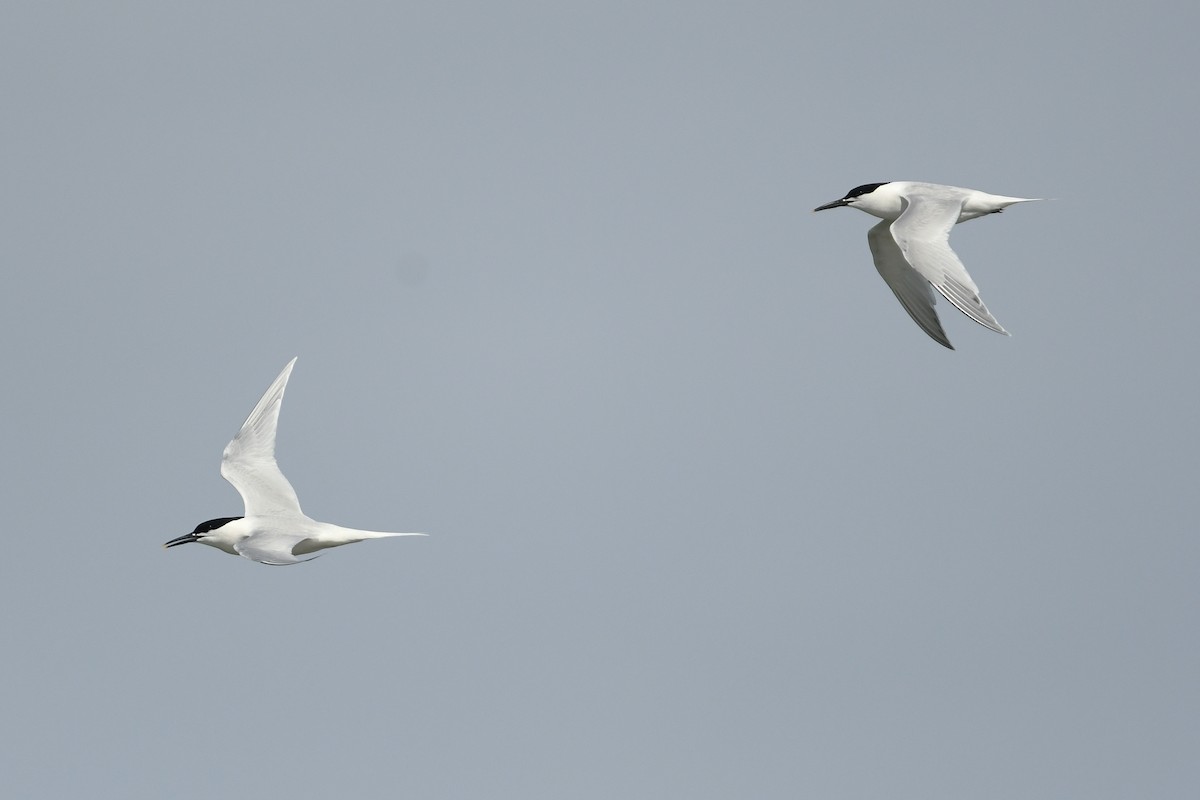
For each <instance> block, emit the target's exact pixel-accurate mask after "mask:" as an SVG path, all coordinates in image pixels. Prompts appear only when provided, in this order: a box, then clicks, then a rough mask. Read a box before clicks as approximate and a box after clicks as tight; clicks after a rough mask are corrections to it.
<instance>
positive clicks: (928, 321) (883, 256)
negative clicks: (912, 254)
mask: <svg viewBox="0 0 1200 800" xmlns="http://www.w3.org/2000/svg"><path fill="white" fill-rule="evenodd" d="M890 225H891V223H889V222H888V221H887V220H884V221H883V222H880V223H879V224H878V225H875V226H874V227H873V228H871V230H869V231H867V244H869V245H870V246H871V256H872V258H874V259H875V269H877V270H879V274H880V275H882V276H883V280H884V281H885V282H886V283H887V285H888V287H889V288H890V289H891V290H892V291H893V292H894V293H895V294H896V299H897V300H899V301H900V305H902V306H904V310H905V311H907V312H908V315H909V316H910V317H912V318H913V321H914V322H916V323H917V324H918V325H920V326H921V330H923V331H925V332H926V333H928V334H929V335H930V336H931V337H932V338H933V340H934V341H936V342H937V343H938V344H941V345H944V346H945V347H949V348H950V349H951V350H953V349H954V345H952V344H950V339H949V338H947V336H946V332H945V331H944V330H942V323H941V322H940V321H939V320H938V316H937V312H936V311H934V309H933V304H934V302H935V301H934V297H933V289H932V288H931V287H930V285H929V281H928V280H926V279H925V276H924V275H922V274H921V273H919V272H917V271H916V270H915V269H913V268H912V266H910V265H909V263H908V260H907V259H905V258H904V253H902V252H901V251H900V246H899V245H897V244H896V240H895V239H893V238H892V232H891V231H890V230H889V227H890Z"/></svg>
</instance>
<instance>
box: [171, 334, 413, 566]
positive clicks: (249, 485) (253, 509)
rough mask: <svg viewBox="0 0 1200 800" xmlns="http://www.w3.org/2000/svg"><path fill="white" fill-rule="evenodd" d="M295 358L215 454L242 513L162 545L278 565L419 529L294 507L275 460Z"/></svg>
mask: <svg viewBox="0 0 1200 800" xmlns="http://www.w3.org/2000/svg"><path fill="white" fill-rule="evenodd" d="M295 364H296V359H294V358H293V359H292V360H291V361H289V362H288V364H287V366H286V367H284V368H283V372H281V373H279V377H278V378H276V379H275V382H274V383H272V384H271V387H270V388H269V389H267V393H266V394H264V395H263V396H262V399H261V400H259V401H258V405H256V406H255V407H254V410H253V411H251V412H250V416H249V417H247V418H246V421H245V423H243V424H242V429H241V430H240V431H238V433H237V436H234V437H233V441H231V442H230V443H229V444H228V445H227V446H226V447H225V453H224V454H223V455H222V457H221V475H222V477H224V478H225V480H227V481H229V482H230V483H232V484H233V488H235V489H237V490H238V494H240V495H241V496H242V500H243V501H244V502H245V504H246V513H245V515H244V516H241V517H218V518H217V519H210V520H206V521H204V522H201V523H200V524H199V525H197V526H196V530H194V531H192V532H191V533H188V534H184V535H183V536H180V537H178V538H177V539H172V540H171V541H169V542H167V543H166V544H164V545H163V547H175V546H176V545H180V544H188V543H189V542H200V543H201V544H206V545H209V546H210V547H215V548H217V549H218V550H224V551H225V552H226V553H229V554H231V555H235V556H244V557H245V558H248V559H250V560H252V561H257V562H259V563H260V564H270V565H272V566H283V565H287V564H298V563H300V562H301V561H312V558H297V556H302V555H306V554H308V553H313V552H316V551H317V550H323V549H325V548H327V547H340V546H341V545H344V544H350V543H352V542H361V541H363V540H364V539H383V538H387V537H389V536H424V535H425V534H423V533H384V532H382V531H360V530H355V529H354V528H343V527H342V526H340V525H331V524H330V523H328V522H317V521H316V520H315V519H311V518H309V517H307V516H305V515H304V512H302V511H301V510H300V501H299V500H298V499H297V498H296V490H295V489H293V488H292V485H291V484H290V483H288V479H287V478H285V477H284V476H283V473H282V472H280V471H279V465H278V464H276V463H275V429H276V427H277V426H278V425H279V407H280V405H281V404H282V403H283V390H284V389H286V388H287V382H288V378H289V377H291V374H292V367H293V366H295ZM313 558H316V556H313Z"/></svg>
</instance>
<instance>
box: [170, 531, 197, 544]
mask: <svg viewBox="0 0 1200 800" xmlns="http://www.w3.org/2000/svg"><path fill="white" fill-rule="evenodd" d="M198 541H200V537H199V536H197V535H196V534H195V533H185V534H184V535H183V536H179V537H176V538H174V539H172V540H171V541H169V542H164V543H163V547H174V546H175V545H177V544H187V543H188V542H198Z"/></svg>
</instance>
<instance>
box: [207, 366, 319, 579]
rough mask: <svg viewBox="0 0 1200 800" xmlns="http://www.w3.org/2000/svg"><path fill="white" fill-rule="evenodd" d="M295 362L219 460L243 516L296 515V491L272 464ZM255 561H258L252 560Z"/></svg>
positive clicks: (265, 395) (268, 392)
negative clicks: (243, 506) (240, 503)
mask: <svg viewBox="0 0 1200 800" xmlns="http://www.w3.org/2000/svg"><path fill="white" fill-rule="evenodd" d="M295 364H296V359H294V358H293V359H292V360H291V361H289V362H288V365H287V366H286V367H284V368H283V372H280V373H279V377H277V378H276V379H275V382H274V383H272V384H271V387H270V388H269V389H267V392H266V394H264V395H263V396H262V399H261V400H259V401H258V405H256V406H255V407H254V410H253V411H251V412H250V416H249V417H247V418H246V421H245V422H244V423H243V424H242V429H241V430H240V431H238V433H237V436H234V437H233V441H231V442H230V443H229V444H228V445H226V446H225V452H224V454H223V455H222V457H221V475H222V476H223V477H224V478H225V480H227V481H229V482H230V483H232V484H233V487H234V488H235V489H237V490H238V494H240V495H241V496H242V500H243V501H244V502H245V504H246V516H248V517H254V516H288V515H293V514H300V513H301V511H300V501H299V500H298V499H297V498H296V490H295V489H293V488H292V485H291V484H290V483H288V479H287V478H285V477H284V476H283V473H282V472H280V470H279V465H278V464H277V463H276V462H275V429H276V427H277V426H278V425H279V408H280V405H281V404H282V403H283V391H284V389H286V388H287V382H288V378H289V377H290V376H291V374H292V367H293V366H295ZM255 560H256V561H258V560H259V559H257V558H256V559H255Z"/></svg>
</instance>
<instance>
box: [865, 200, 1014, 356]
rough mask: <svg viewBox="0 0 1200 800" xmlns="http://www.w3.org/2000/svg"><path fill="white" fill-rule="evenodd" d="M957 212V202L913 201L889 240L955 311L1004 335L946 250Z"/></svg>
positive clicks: (959, 208) (964, 270) (972, 283)
mask: <svg viewBox="0 0 1200 800" xmlns="http://www.w3.org/2000/svg"><path fill="white" fill-rule="evenodd" d="M961 211H962V203H961V202H952V201H945V200H929V199H923V198H914V199H913V200H911V201H909V202H907V203H906V206H905V209H904V213H902V214H901V215H900V217H899V219H897V220H896V221H895V222H893V223H892V225H891V238H893V239H894V241H895V242H896V244H897V245H898V246H899V248H900V251H901V252H902V253H903V256H904V258H905V260H906V261H907V262H908V263H909V264H910V265H911V266H912V268H913V269H915V270H916V271H917V272H919V273H920V274H921V275H923V276H924V277H925V279H926V280H928V281H929V283H930V284H931V285H932V286H933V288H934V289H937V290H938V292H939V293H940V294H941V295H942V297H945V298H946V299H947V300H949V301H950V302H951V303H953V304H954V307H955V308H957V309H958V310H959V311H961V312H963V313H964V314H966V315H967V316H968V317H970V318H971V319H973V320H975V321H976V322H978V323H979V324H980V325H982V326H983V327H985V328H989V329H991V330H993V331H995V332H996V333H1003V334H1004V335H1005V336H1007V335H1008V331H1006V330H1004V328H1003V327H1002V326H1001V325H1000V323H999V322H998V321H997V320H996V318H995V317H993V316H992V312H990V311H988V309H987V306H985V305H984V304H983V300H981V299H980V298H979V287H978V286H976V285H975V281H973V280H971V276H970V275H968V274H967V268H966V267H964V266H963V264H962V261H960V260H959V258H958V256H957V255H956V254H955V252H954V251H953V250H951V249H950V229H951V228H953V227H954V225H955V223H956V222H958V215H959V213H960V212H961ZM876 227H879V226H876Z"/></svg>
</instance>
